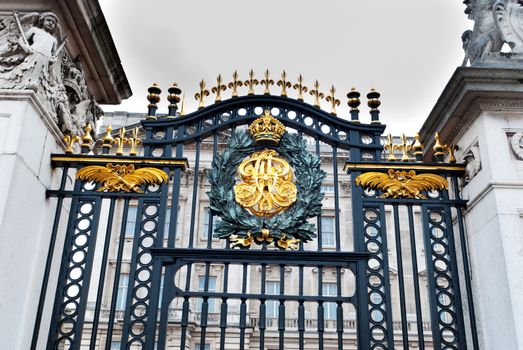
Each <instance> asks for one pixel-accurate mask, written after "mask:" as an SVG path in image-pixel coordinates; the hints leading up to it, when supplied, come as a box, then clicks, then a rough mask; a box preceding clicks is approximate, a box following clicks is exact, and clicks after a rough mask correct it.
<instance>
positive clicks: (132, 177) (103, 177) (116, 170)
mask: <svg viewBox="0 0 523 350" xmlns="http://www.w3.org/2000/svg"><path fill="white" fill-rule="evenodd" d="M76 178H77V179H79V180H82V181H92V182H96V183H99V184H102V187H100V188H99V189H98V190H97V191H98V192H103V191H106V190H107V191H109V192H119V191H121V192H135V193H143V191H142V190H141V189H140V187H139V186H141V185H154V184H161V183H163V182H167V181H169V175H167V173H166V172H165V171H163V170H160V169H156V168H140V169H135V168H134V165H133V164H129V165H125V164H122V165H113V164H111V163H109V164H107V165H106V166H100V165H90V166H86V167H85V168H82V169H80V170H78V172H77V173H76Z"/></svg>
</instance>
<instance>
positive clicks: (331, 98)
mask: <svg viewBox="0 0 523 350" xmlns="http://www.w3.org/2000/svg"><path fill="white" fill-rule="evenodd" d="M329 92H330V95H329V96H327V98H326V100H327V102H330V104H331V114H332V115H337V114H336V106H339V105H340V103H341V102H340V100H338V99H337V98H336V96H334V94H336V88H335V87H334V85H332V86H331V88H330V90H329Z"/></svg>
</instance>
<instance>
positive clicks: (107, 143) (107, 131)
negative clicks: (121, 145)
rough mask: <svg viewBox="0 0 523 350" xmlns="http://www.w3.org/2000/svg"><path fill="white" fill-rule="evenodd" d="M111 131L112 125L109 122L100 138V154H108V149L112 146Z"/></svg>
mask: <svg viewBox="0 0 523 350" xmlns="http://www.w3.org/2000/svg"><path fill="white" fill-rule="evenodd" d="M111 131H113V126H112V125H111V124H109V125H107V129H105V134H104V136H103V138H102V142H103V144H102V154H109V150H110V149H111V148H112V147H113V136H112V135H111Z"/></svg>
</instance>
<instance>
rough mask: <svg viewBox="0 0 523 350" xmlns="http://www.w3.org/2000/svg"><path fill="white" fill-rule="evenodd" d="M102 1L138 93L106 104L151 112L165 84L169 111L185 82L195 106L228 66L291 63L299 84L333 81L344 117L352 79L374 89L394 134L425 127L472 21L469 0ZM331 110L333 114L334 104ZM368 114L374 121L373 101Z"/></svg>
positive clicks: (242, 68) (259, 69) (259, 68)
mask: <svg viewBox="0 0 523 350" xmlns="http://www.w3.org/2000/svg"><path fill="white" fill-rule="evenodd" d="M99 2H100V5H101V6H102V10H103V12H104V14H105V17H106V20H107V23H108V24H109V28H110V30H111V34H112V36H113V39H114V42H115V44H116V48H117V50H118V52H119V55H120V58H121V61H122V65H123V68H124V70H125V72H126V74H127V78H128V80H129V83H130V84H131V88H132V90H133V96H132V97H131V98H129V99H127V100H125V101H124V102H123V103H122V104H121V105H118V106H104V109H105V110H106V111H115V110H124V111H129V112H145V111H146V106H147V101H146V99H145V96H146V94H147V92H146V89H147V87H148V86H150V84H151V83H152V82H158V83H159V85H160V87H161V88H162V90H164V92H165V94H164V95H163V96H162V97H163V101H162V103H161V104H160V112H166V109H167V107H166V105H167V103H166V101H165V95H166V91H167V88H168V87H169V86H170V84H172V83H173V82H177V83H178V85H180V87H181V88H182V90H184V92H185V93H186V95H187V105H188V112H192V111H194V110H195V108H196V101H194V94H195V92H196V91H197V89H198V82H199V81H200V80H201V79H202V78H203V79H204V80H205V81H206V82H207V85H208V87H209V88H210V87H212V86H213V85H214V84H215V80H216V76H217V75H218V74H219V73H221V74H222V75H223V76H224V78H225V79H226V80H227V81H229V80H230V79H231V75H232V72H233V71H234V70H235V69H237V70H238V72H239V73H240V76H241V78H242V79H243V80H245V79H246V78H247V72H248V71H249V69H251V68H253V69H254V71H255V72H256V73H257V76H258V79H259V78H262V75H263V71H265V69H267V68H268V69H269V71H270V72H271V75H272V78H273V79H274V80H275V81H277V80H278V79H279V76H280V73H281V71H282V70H283V69H285V70H286V71H287V73H288V76H289V78H290V80H291V81H292V82H294V81H295V79H296V77H297V76H298V74H302V75H303V77H304V80H305V83H306V85H308V86H310V85H312V82H313V81H314V80H315V79H318V80H319V82H320V84H321V87H320V89H321V90H324V92H327V90H328V89H329V87H330V86H331V85H332V84H333V85H334V86H335V87H336V89H337V98H339V99H340V100H341V102H342V105H341V106H340V108H339V109H338V116H340V117H342V118H347V119H349V118H348V107H347V105H346V102H347V98H346V96H345V95H346V93H347V92H348V91H349V90H350V88H351V87H352V86H355V87H356V88H357V89H358V90H359V91H360V92H361V93H362V95H364V94H366V93H367V92H368V91H369V89H370V88H371V87H375V88H376V89H377V90H378V91H379V92H380V93H381V94H382V98H381V101H382V106H381V108H380V110H381V111H382V114H381V120H382V121H383V123H386V124H387V125H388V127H387V132H392V133H393V134H400V133H402V132H405V133H407V134H413V133H415V132H416V131H418V130H419V128H420V127H421V125H422V124H423V121H424V120H425V118H426V117H427V116H428V114H429V112H430V111H431V109H432V107H433V105H434V103H435V102H436V100H437V98H438V97H439V95H440V93H441V91H442V89H443V88H444V86H445V84H446V83H447V81H448V80H449V78H450V77H451V75H452V73H453V72H454V70H455V69H456V67H458V66H459V65H460V64H461V62H462V60H463V53H462V48H461V33H463V31H464V30H466V29H470V28H471V27H472V21H470V20H468V19H467V17H466V15H465V14H464V13H463V10H464V8H465V7H464V5H463V4H462V1H461V0H323V1H310V0H285V1H283V0H279V1H277V0H264V1H248V0H222V1H216V0H199V1H194V0H193V1H167V0H149V1H147V2H146V3H145V2H144V1H142V0H99ZM241 91H242V92H243V93H242V94H245V92H246V90H245V89H244V88H242V90H241ZM258 91H260V93H261V91H262V90H261V88H260V87H259V90H258ZM272 91H273V93H274V94H279V89H278V87H276V86H274V87H273V89H272ZM224 96H229V91H227V92H225V93H224ZM289 96H290V97H294V96H295V95H294V91H292V90H291V91H290V92H289ZM207 101H208V103H211V101H213V99H212V98H211V97H209V98H208V99H207ZM306 101H308V102H310V103H312V97H311V96H310V95H308V97H307V98H306ZM362 102H363V103H364V104H366V99H362ZM322 107H323V109H325V110H327V111H329V105H328V103H327V102H324V106H322ZM360 118H361V120H362V121H368V120H370V117H369V116H368V109H367V108H362V114H361V117H360Z"/></svg>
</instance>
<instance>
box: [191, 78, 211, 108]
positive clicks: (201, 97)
mask: <svg viewBox="0 0 523 350" xmlns="http://www.w3.org/2000/svg"><path fill="white" fill-rule="evenodd" d="M209 95H210V94H209V90H206V89H205V81H204V80H203V79H202V81H200V92H197V93H196V94H195V95H194V98H195V99H196V101H199V103H200V104H199V105H198V109H202V108H204V107H205V103H204V99H205V96H209Z"/></svg>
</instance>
